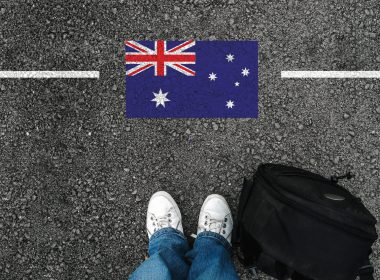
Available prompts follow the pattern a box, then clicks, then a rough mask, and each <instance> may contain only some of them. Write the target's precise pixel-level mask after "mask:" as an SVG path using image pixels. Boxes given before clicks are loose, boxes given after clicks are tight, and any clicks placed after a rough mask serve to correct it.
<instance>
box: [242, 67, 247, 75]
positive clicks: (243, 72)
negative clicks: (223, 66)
mask: <svg viewBox="0 0 380 280" xmlns="http://www.w3.org/2000/svg"><path fill="white" fill-rule="evenodd" d="M241 73H242V74H243V76H248V75H249V69H248V68H244V69H242V70H241Z"/></svg>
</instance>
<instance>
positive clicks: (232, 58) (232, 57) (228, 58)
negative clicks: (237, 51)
mask: <svg viewBox="0 0 380 280" xmlns="http://www.w3.org/2000/svg"><path fill="white" fill-rule="evenodd" d="M226 59H227V61H228V62H232V61H233V60H234V59H235V56H234V55H233V54H227V56H226Z"/></svg>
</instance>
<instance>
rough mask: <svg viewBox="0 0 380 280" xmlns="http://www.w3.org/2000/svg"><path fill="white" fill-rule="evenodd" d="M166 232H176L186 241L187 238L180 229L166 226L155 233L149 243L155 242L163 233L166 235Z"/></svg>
mask: <svg viewBox="0 0 380 280" xmlns="http://www.w3.org/2000/svg"><path fill="white" fill-rule="evenodd" d="M165 234H174V235H177V236H178V237H181V238H182V239H183V240H185V241H186V240H187V239H186V237H185V235H184V234H183V233H182V232H181V231H179V230H178V229H175V228H171V227H166V228H162V229H160V230H158V231H156V232H155V233H153V234H152V236H151V237H150V238H149V243H152V242H154V241H155V240H156V239H158V238H160V237H161V236H162V235H165Z"/></svg>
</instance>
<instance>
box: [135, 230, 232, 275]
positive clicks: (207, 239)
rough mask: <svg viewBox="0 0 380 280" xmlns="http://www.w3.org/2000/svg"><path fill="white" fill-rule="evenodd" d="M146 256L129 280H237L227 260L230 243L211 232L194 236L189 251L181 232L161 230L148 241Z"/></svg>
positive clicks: (229, 252)
mask: <svg viewBox="0 0 380 280" xmlns="http://www.w3.org/2000/svg"><path fill="white" fill-rule="evenodd" d="M149 256H150V257H149V258H148V259H147V260H145V261H144V262H143V263H142V264H141V265H140V266H139V267H138V268H137V269H136V271H135V272H133V273H132V275H131V276H130V277H129V279H130V280H135V279H139V280H140V279H143V280H150V279H154V280H161V279H162V280H164V279H165V280H166V279H173V280H175V279H181V280H183V279H190V280H192V279H205V280H210V279H211V280H218V279H224V280H231V279H239V277H238V276H237V274H236V271H235V268H234V265H233V262H232V259H231V246H230V244H229V243H228V241H227V240H226V239H225V238H224V237H222V236H221V235H219V234H217V233H214V232H210V231H205V232H202V233H200V234H198V236H197V239H196V240H195V243H194V247H193V249H191V250H190V247H189V244H188V243H187V240H186V238H185V236H184V235H183V234H182V232H180V231H178V230H176V229H173V228H163V229H161V230H159V231H157V232H156V233H154V234H153V235H152V237H151V238H150V240H149Z"/></svg>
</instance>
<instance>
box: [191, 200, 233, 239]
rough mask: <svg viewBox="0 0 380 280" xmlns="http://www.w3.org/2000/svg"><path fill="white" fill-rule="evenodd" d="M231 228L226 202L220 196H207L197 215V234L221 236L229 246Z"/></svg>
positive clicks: (230, 215) (229, 212) (231, 223)
mask: <svg viewBox="0 0 380 280" xmlns="http://www.w3.org/2000/svg"><path fill="white" fill-rule="evenodd" d="M232 228H233V220H232V214H231V210H230V207H228V203H227V201H226V200H225V199H224V197H223V196H221V195H218V194H211V195H209V196H208V197H207V198H206V200H205V201H204V202H203V205H202V208H201V212H200V213H199V220H198V230H197V234H199V233H201V232H204V231H212V232H215V233H218V234H220V235H221V236H223V237H224V238H225V239H227V241H228V242H229V243H230V244H231V233H232Z"/></svg>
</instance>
